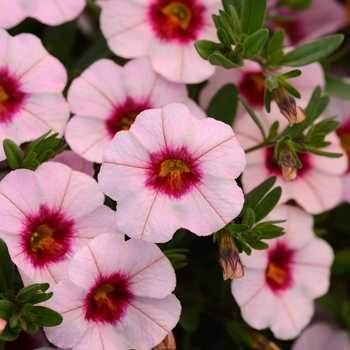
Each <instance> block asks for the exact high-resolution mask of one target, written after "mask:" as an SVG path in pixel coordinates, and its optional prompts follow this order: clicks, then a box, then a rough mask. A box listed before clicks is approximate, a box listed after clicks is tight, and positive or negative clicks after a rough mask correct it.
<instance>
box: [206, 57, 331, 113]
mask: <svg viewBox="0 0 350 350" xmlns="http://www.w3.org/2000/svg"><path fill="white" fill-rule="evenodd" d="M298 69H299V70H300V71H301V72H302V74H301V75H300V76H299V77H296V78H293V79H291V80H288V81H289V83H290V84H292V85H293V86H294V87H295V88H296V89H297V90H298V91H299V92H300V95H301V97H302V99H303V100H304V101H306V102H307V101H308V100H309V99H310V97H311V95H312V92H313V90H314V88H315V87H316V86H318V85H320V86H321V87H323V86H324V85H325V80H324V74H323V70H322V67H321V65H320V64H319V63H312V64H310V65H308V66H305V67H299V68H298ZM289 70H291V68H288V69H285V68H284V69H281V70H280V71H279V72H281V73H284V72H287V71H289ZM264 81H265V77H264V74H263V72H262V69H261V66H260V65H259V64H258V63H256V62H253V61H249V60H245V61H244V66H243V67H239V68H235V69H228V70H227V69H224V68H221V67H217V68H216V71H215V74H214V75H213V76H212V77H210V78H209V81H208V83H207V84H206V85H205V86H204V88H203V89H202V90H201V93H200V96H199V101H200V105H201V106H202V107H203V108H204V109H206V108H207V107H208V105H209V103H210V101H211V99H212V98H213V97H214V96H215V94H216V93H217V92H218V91H219V90H220V88H222V87H223V86H224V85H225V84H228V83H231V84H235V85H237V87H238V89H239V93H240V94H241V95H242V97H243V98H244V99H245V100H246V101H247V102H248V103H249V105H250V106H251V107H253V108H254V109H262V108H264V89H265V85H264ZM274 103H275V102H274V101H272V104H274ZM298 104H299V101H298ZM240 108H241V110H243V107H240Z"/></svg>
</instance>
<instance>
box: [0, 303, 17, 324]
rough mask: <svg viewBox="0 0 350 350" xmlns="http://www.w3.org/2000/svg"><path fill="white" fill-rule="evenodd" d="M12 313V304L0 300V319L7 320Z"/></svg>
mask: <svg viewBox="0 0 350 350" xmlns="http://www.w3.org/2000/svg"><path fill="white" fill-rule="evenodd" d="M13 311H14V306H13V304H12V303H11V302H10V301H8V300H0V318H3V319H4V320H8V319H9V318H10V317H11V315H12V313H13Z"/></svg>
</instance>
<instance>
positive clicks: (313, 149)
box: [307, 145, 344, 158]
mask: <svg viewBox="0 0 350 350" xmlns="http://www.w3.org/2000/svg"><path fill="white" fill-rule="evenodd" d="M307 149H308V151H309V152H310V153H313V154H317V155H318V156H324V157H328V158H341V157H343V156H344V155H343V153H333V152H325V151H322V150H320V149H318V148H316V147H312V146H310V145H307Z"/></svg>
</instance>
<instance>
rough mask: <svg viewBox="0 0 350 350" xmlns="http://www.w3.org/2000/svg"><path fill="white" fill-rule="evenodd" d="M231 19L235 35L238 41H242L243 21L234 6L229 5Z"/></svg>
mask: <svg viewBox="0 0 350 350" xmlns="http://www.w3.org/2000/svg"><path fill="white" fill-rule="evenodd" d="M226 12H227V13H228V14H229V16H230V19H231V22H230V23H231V26H232V31H233V36H234V38H235V39H236V40H237V41H240V40H241V38H242V28H241V23H240V20H239V17H238V13H237V11H236V10H235V8H234V7H233V6H229V11H226Z"/></svg>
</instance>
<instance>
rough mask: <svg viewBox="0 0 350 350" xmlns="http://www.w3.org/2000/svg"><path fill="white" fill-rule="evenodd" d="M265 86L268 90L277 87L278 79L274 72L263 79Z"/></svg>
mask: <svg viewBox="0 0 350 350" xmlns="http://www.w3.org/2000/svg"><path fill="white" fill-rule="evenodd" d="M264 84H265V87H266V89H267V90H269V92H272V91H273V90H275V89H277V88H278V80H277V78H276V76H275V75H274V74H268V75H267V76H266V79H265V81H264Z"/></svg>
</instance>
